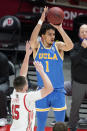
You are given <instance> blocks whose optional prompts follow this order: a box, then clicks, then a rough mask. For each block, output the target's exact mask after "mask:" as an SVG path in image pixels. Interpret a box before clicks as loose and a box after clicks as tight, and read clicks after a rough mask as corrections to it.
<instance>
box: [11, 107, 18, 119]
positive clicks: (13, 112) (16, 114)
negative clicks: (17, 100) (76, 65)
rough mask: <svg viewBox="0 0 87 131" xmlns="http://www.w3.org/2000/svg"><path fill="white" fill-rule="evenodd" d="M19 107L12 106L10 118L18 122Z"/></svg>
mask: <svg viewBox="0 0 87 131" xmlns="http://www.w3.org/2000/svg"><path fill="white" fill-rule="evenodd" d="M18 109H19V105H12V118H13V119H16V120H18V119H19V111H18Z"/></svg>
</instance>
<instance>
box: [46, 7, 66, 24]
mask: <svg viewBox="0 0 87 131" xmlns="http://www.w3.org/2000/svg"><path fill="white" fill-rule="evenodd" d="M46 18H47V21H48V22H49V23H52V24H54V25H59V24H61V23H62V22H63V19H64V11H63V10H62V9H61V8H59V7H52V8H50V9H49V10H48V12H47V14H46Z"/></svg>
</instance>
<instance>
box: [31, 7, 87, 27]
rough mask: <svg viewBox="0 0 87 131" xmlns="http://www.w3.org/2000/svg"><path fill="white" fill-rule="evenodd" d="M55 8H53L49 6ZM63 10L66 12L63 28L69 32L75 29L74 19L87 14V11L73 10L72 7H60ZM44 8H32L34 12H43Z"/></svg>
mask: <svg viewBox="0 0 87 131" xmlns="http://www.w3.org/2000/svg"><path fill="white" fill-rule="evenodd" d="M50 7H53V6H49V8H50ZM58 7H60V8H62V9H63V11H64V21H63V28H64V29H67V30H72V29H73V19H74V18H76V17H77V16H78V15H82V14H87V9H80V8H71V7H64V6H58ZM42 10H43V7H37V6H34V7H32V11H33V12H40V13H41V12H42Z"/></svg>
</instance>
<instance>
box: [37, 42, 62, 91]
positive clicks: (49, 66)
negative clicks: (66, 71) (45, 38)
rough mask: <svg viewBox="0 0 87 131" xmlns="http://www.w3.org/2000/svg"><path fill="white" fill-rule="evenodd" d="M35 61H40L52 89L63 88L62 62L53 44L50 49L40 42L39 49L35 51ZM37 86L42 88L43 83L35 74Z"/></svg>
mask: <svg viewBox="0 0 87 131" xmlns="http://www.w3.org/2000/svg"><path fill="white" fill-rule="evenodd" d="M35 60H36V61H41V62H42V64H43V67H44V71H45V72H46V73H47V75H48V77H49V78H50V80H51V82H52V84H53V87H54V88H57V89H63V88H64V75H63V60H62V59H61V57H60V54H59V52H58V50H57V48H56V45H55V42H54V43H53V45H52V46H51V48H45V47H44V45H43V44H42V43H41V42H40V46H39V49H38V51H37V54H36V57H35ZM37 80H38V86H43V81H42V78H41V76H40V74H39V73H38V72H37Z"/></svg>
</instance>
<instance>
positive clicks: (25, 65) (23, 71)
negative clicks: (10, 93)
mask: <svg viewBox="0 0 87 131" xmlns="http://www.w3.org/2000/svg"><path fill="white" fill-rule="evenodd" d="M31 53H32V49H31V47H30V43H29V41H27V42H26V54H25V57H24V60H23V64H22V66H21V69H20V75H21V76H25V77H26V75H27V72H28V64H29V57H30V55H31Z"/></svg>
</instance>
